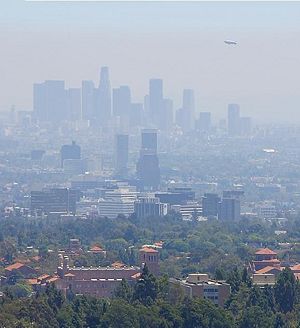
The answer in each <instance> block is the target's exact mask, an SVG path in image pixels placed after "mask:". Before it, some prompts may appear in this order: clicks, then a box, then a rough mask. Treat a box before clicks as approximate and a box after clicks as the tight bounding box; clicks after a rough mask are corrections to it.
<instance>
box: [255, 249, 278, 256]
mask: <svg viewBox="0 0 300 328" xmlns="http://www.w3.org/2000/svg"><path fill="white" fill-rule="evenodd" d="M255 255H277V253H276V252H274V251H272V250H271V249H269V248H260V249H259V250H257V251H256V252H255Z"/></svg>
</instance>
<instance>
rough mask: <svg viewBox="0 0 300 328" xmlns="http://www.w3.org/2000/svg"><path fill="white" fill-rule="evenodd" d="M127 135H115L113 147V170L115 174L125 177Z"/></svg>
mask: <svg viewBox="0 0 300 328" xmlns="http://www.w3.org/2000/svg"><path fill="white" fill-rule="evenodd" d="M128 139H129V138H128V135H127V134H117V135H116V145H115V169H116V174H117V175H121V176H125V175H126V174H127V169H128Z"/></svg>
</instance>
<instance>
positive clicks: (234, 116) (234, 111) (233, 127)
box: [227, 104, 240, 136]
mask: <svg viewBox="0 0 300 328" xmlns="http://www.w3.org/2000/svg"><path fill="white" fill-rule="evenodd" d="M227 127H228V134H229V135H230V136H238V135H239V134H240V106H239V105H238V104H229V105H228V121H227Z"/></svg>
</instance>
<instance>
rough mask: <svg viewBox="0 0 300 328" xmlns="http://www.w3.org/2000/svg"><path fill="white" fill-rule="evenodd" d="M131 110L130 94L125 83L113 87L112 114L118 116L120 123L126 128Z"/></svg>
mask: <svg viewBox="0 0 300 328" xmlns="http://www.w3.org/2000/svg"><path fill="white" fill-rule="evenodd" d="M130 110H131V94H130V88H129V87H128V86H127V85H122V86H120V87H119V88H116V89H113V115H114V116H119V117H120V124H121V127H123V128H128V126H129V119H130Z"/></svg>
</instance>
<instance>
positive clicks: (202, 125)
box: [197, 112, 211, 132]
mask: <svg viewBox="0 0 300 328" xmlns="http://www.w3.org/2000/svg"><path fill="white" fill-rule="evenodd" d="M210 129H211V113H210V112H200V113H199V119H198V122H197V130H199V131H200V132H209V131H210Z"/></svg>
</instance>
